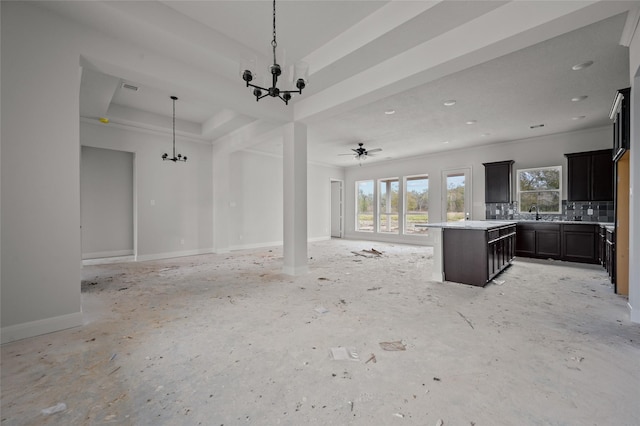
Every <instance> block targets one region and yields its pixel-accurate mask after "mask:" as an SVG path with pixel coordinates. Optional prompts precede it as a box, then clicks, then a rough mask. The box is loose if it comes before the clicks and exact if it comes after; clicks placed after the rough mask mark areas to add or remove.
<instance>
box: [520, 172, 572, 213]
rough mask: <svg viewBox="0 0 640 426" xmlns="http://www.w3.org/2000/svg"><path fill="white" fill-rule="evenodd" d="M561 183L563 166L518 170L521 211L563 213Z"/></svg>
mask: <svg viewBox="0 0 640 426" xmlns="http://www.w3.org/2000/svg"><path fill="white" fill-rule="evenodd" d="M561 185H562V167H561V166H553V167H540V168H536V169H521V170H518V206H519V207H518V208H519V212H520V213H528V212H530V211H532V210H534V207H536V208H537V209H538V212H540V213H561V212H562V211H561V201H560V200H561V199H562V189H561V188H562V186H561Z"/></svg>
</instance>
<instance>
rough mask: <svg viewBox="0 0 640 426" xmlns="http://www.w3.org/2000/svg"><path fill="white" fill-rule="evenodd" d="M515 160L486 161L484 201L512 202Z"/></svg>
mask: <svg viewBox="0 0 640 426" xmlns="http://www.w3.org/2000/svg"><path fill="white" fill-rule="evenodd" d="M512 164H513V161H500V162H497V163H484V178H485V181H484V201H485V202H486V203H510V202H511V165H512Z"/></svg>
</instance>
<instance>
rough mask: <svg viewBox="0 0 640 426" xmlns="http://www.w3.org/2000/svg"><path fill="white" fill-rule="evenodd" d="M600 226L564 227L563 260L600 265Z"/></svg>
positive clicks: (569, 225) (567, 225)
mask: <svg viewBox="0 0 640 426" xmlns="http://www.w3.org/2000/svg"><path fill="white" fill-rule="evenodd" d="M599 230H600V226H599V225H586V224H585V225H573V224H563V225H562V260H568V261H571V262H582V263H598V236H599Z"/></svg>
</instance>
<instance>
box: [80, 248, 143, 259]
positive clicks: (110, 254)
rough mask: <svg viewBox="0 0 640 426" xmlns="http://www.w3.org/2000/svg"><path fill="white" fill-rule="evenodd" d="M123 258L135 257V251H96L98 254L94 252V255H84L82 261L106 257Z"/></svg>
mask: <svg viewBox="0 0 640 426" xmlns="http://www.w3.org/2000/svg"><path fill="white" fill-rule="evenodd" d="M122 256H133V249H130V250H111V251H96V252H93V253H82V260H89V259H104V258H106V257H122Z"/></svg>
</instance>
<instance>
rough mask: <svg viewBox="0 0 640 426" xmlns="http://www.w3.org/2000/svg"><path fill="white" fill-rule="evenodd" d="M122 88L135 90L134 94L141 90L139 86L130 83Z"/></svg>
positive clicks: (124, 84) (123, 84)
mask: <svg viewBox="0 0 640 426" xmlns="http://www.w3.org/2000/svg"><path fill="white" fill-rule="evenodd" d="M122 88H123V89H127V90H133V91H134V92H137V91H138V90H139V88H138V86H134V85H133V84H129V83H122Z"/></svg>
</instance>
